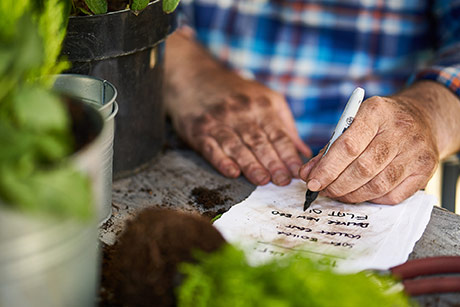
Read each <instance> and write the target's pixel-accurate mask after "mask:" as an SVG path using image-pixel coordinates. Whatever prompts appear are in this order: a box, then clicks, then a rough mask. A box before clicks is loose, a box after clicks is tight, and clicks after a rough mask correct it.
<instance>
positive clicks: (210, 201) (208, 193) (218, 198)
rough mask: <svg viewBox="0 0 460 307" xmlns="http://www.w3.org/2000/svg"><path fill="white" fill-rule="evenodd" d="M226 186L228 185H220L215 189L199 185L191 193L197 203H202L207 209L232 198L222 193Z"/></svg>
mask: <svg viewBox="0 0 460 307" xmlns="http://www.w3.org/2000/svg"><path fill="white" fill-rule="evenodd" d="M225 188H226V186H223V187H218V188H215V189H208V188H206V187H197V188H194V189H193V190H192V193H191V194H192V197H193V198H194V199H195V201H196V203H197V204H200V205H202V206H203V207H204V208H206V209H210V208H214V207H215V206H218V205H223V204H224V203H225V201H227V200H232V199H231V198H230V197H228V196H223V195H222V194H221V193H220V190H222V189H225Z"/></svg>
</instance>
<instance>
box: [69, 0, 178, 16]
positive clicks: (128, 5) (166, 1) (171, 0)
mask: <svg viewBox="0 0 460 307" xmlns="http://www.w3.org/2000/svg"><path fill="white" fill-rule="evenodd" d="M108 1H110V0H72V8H73V10H72V12H73V14H77V13H78V12H82V13H83V14H86V15H93V14H95V15H99V14H105V13H107V12H108V11H109V2H108ZM112 1H113V2H115V7H116V8H118V9H131V10H132V11H135V12H139V11H142V10H143V9H145V8H146V7H147V5H148V4H149V3H150V2H151V0H112ZM162 1H163V4H162V5H163V11H164V12H165V13H172V12H173V11H174V10H175V9H176V7H177V5H178V4H179V2H180V0H162Z"/></svg>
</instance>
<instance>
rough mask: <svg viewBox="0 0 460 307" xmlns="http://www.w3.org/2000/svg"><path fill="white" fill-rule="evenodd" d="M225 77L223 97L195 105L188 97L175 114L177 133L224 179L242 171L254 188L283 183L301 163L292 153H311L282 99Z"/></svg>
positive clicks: (257, 84) (235, 175)
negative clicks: (185, 106)
mask: <svg viewBox="0 0 460 307" xmlns="http://www.w3.org/2000/svg"><path fill="white" fill-rule="evenodd" d="M209 78H210V79H209V81H210V82H211V83H212V81H211V80H212V78H213V77H212V75H209ZM227 78H230V79H232V80H227V82H225V84H226V87H227V90H226V91H222V93H223V94H222V95H219V94H217V95H210V96H211V97H212V98H211V97H210V98H209V99H208V98H203V99H204V100H208V101H201V102H199V103H197V102H196V99H195V102H194V101H193V100H194V98H193V97H189V98H190V103H192V104H194V107H193V108H190V110H189V111H186V110H182V112H176V113H180V114H179V115H178V116H176V117H173V119H174V121H175V122H176V129H177V130H178V132H179V134H180V135H181V136H182V137H183V139H185V140H186V141H187V142H188V143H189V144H190V146H192V147H193V148H194V149H195V150H197V151H198V152H200V153H201V154H202V155H203V156H204V157H205V158H206V159H207V160H209V162H211V164H212V165H213V166H214V167H215V168H216V169H217V170H219V171H220V172H221V173H222V174H224V175H225V176H228V177H232V178H235V177H238V176H239V175H240V173H243V174H244V176H245V177H246V178H248V179H249V181H251V182H252V183H254V184H257V185H264V184H266V183H268V182H269V181H270V180H271V181H273V183H275V184H277V185H286V184H288V183H289V182H290V181H291V178H292V177H297V176H298V172H299V168H300V166H301V165H302V161H301V159H300V157H299V154H298V152H297V149H298V150H300V151H301V152H302V153H303V154H304V155H307V156H311V151H310V149H309V148H308V147H307V146H306V145H305V144H304V143H303V142H302V141H301V140H300V139H299V137H298V134H297V131H296V128H295V125H294V119H293V117H292V115H291V112H290V110H289V107H288V105H287V103H286V101H285V99H284V98H283V97H282V96H281V95H279V94H278V93H276V92H274V91H272V90H270V89H268V88H266V87H264V86H263V85H261V84H259V83H256V82H254V81H247V80H243V79H240V78H239V77H238V76H236V75H235V76H234V77H232V76H229V77H227ZM233 78H235V79H233ZM215 91H219V87H218V86H216V88H215ZM176 115H177V114H176Z"/></svg>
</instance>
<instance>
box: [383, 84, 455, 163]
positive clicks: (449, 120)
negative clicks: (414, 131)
mask: <svg viewBox="0 0 460 307" xmlns="http://www.w3.org/2000/svg"><path fill="white" fill-rule="evenodd" d="M392 97H393V98H395V99H396V100H398V101H401V103H404V104H406V105H407V106H408V107H409V108H411V109H412V110H414V111H415V112H417V113H418V114H419V120H421V121H423V124H425V125H427V126H428V127H429V131H431V134H432V136H433V139H434V142H435V144H436V146H437V151H438V153H439V156H440V158H441V159H443V158H445V157H447V156H448V155H450V154H452V153H454V152H456V151H458V150H459V149H460V137H459V136H458V134H459V133H460V125H459V124H458V118H459V116H460V100H459V99H458V97H457V96H456V95H455V94H454V93H452V92H451V91H450V90H449V89H447V88H446V87H445V86H443V85H442V84H439V83H438V82H435V81H419V82H417V83H414V84H413V85H412V86H410V87H408V88H406V89H404V90H403V91H401V92H399V93H397V94H395V95H394V96H392Z"/></svg>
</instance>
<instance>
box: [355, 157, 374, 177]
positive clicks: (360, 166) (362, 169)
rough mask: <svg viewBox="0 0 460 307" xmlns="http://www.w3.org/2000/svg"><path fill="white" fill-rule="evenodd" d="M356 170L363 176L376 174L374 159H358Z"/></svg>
mask: <svg viewBox="0 0 460 307" xmlns="http://www.w3.org/2000/svg"><path fill="white" fill-rule="evenodd" d="M356 172H357V173H358V176H360V177H361V178H369V177H371V176H372V175H373V174H374V168H373V163H372V161H370V160H368V159H358V160H356Z"/></svg>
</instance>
